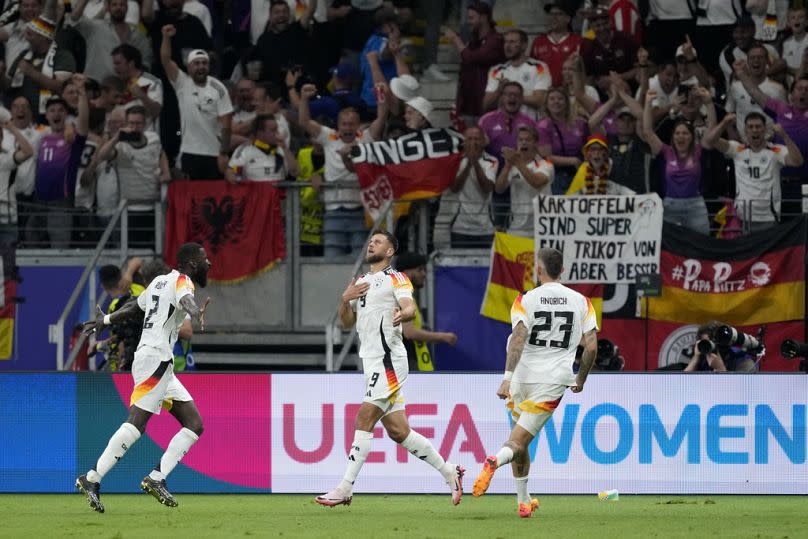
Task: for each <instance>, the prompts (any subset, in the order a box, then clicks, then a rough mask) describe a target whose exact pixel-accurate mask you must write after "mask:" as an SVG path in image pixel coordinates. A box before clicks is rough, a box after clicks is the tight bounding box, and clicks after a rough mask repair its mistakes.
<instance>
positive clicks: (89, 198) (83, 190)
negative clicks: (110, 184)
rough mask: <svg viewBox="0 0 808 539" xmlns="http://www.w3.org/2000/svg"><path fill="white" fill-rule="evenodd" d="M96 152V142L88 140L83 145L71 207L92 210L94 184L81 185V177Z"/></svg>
mask: <svg viewBox="0 0 808 539" xmlns="http://www.w3.org/2000/svg"><path fill="white" fill-rule="evenodd" d="M96 151H98V141H97V140H91V139H90V138H88V139H87V142H85V143H84V149H83V150H82V151H81V159H80V160H79V168H78V170H77V171H76V190H75V197H74V200H73V206H74V207H76V208H80V209H84V210H92V209H93V205H95V182H90V183H89V184H88V185H81V175H82V174H84V171H85V170H87V167H88V166H90V162H91V161H92V160H93V156H94V155H95V152H96Z"/></svg>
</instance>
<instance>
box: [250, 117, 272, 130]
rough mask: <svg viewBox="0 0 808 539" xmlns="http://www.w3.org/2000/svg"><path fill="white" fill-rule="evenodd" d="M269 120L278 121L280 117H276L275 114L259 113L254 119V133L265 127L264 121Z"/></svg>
mask: <svg viewBox="0 0 808 539" xmlns="http://www.w3.org/2000/svg"><path fill="white" fill-rule="evenodd" d="M269 120H273V121H274V122H275V123H278V119H277V118H276V117H275V115H274V114H258V115H257V116H256V117H255V119H254V120H253V125H252V131H253V133H257V132H258V131H259V130H260V129H263V127H264V122H267V121H269Z"/></svg>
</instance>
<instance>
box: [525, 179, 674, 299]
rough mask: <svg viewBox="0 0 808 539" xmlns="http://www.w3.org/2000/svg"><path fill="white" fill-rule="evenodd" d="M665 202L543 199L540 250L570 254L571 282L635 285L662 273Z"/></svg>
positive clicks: (538, 207)
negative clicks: (641, 278)
mask: <svg viewBox="0 0 808 539" xmlns="http://www.w3.org/2000/svg"><path fill="white" fill-rule="evenodd" d="M662 213H663V208H662V200H660V198H659V196H658V195H656V194H649V195H635V196H598V195H595V196H574V197H568V196H541V195H540V196H537V197H536V198H534V199H533V214H534V223H535V226H534V231H535V232H534V234H535V241H536V247H537V248H542V247H554V248H556V249H558V250H560V251H562V252H563V253H564V268H565V271H564V274H563V275H562V280H563V281H564V282H565V283H602V284H631V283H634V282H635V281H636V277H637V274H640V273H659V268H660V265H659V257H660V253H661V252H662V248H661V241H662Z"/></svg>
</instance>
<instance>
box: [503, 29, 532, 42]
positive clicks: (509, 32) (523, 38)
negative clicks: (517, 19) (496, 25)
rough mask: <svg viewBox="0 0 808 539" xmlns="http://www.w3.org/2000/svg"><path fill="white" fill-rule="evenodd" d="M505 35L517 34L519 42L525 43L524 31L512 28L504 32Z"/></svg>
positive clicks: (525, 33) (525, 35)
mask: <svg viewBox="0 0 808 539" xmlns="http://www.w3.org/2000/svg"><path fill="white" fill-rule="evenodd" d="M505 34H506V35H507V34H518V35H519V41H521V42H522V43H527V32H525V31H524V30H522V29H520V28H512V29H510V30H508V31H507V32H505Z"/></svg>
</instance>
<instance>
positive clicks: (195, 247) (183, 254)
mask: <svg viewBox="0 0 808 539" xmlns="http://www.w3.org/2000/svg"><path fill="white" fill-rule="evenodd" d="M202 249H204V247H202V245H200V244H198V243H183V244H182V245H180V248H179V249H178V250H177V267H185V266H187V265H188V263H189V262H191V261H192V260H196V259H198V258H199V253H200V251H202Z"/></svg>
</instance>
